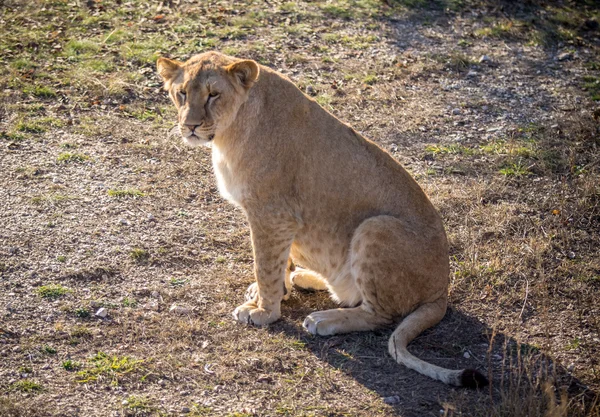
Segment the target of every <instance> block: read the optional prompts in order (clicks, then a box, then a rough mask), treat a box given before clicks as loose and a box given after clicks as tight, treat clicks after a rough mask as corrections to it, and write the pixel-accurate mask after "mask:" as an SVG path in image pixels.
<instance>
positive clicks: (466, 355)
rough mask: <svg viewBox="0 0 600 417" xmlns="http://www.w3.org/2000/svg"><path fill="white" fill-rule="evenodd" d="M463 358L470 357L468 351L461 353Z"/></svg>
mask: <svg viewBox="0 0 600 417" xmlns="http://www.w3.org/2000/svg"><path fill="white" fill-rule="evenodd" d="M463 358H465V359H470V358H471V354H470V353H469V352H465V353H463Z"/></svg>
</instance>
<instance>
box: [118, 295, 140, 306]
mask: <svg viewBox="0 0 600 417" xmlns="http://www.w3.org/2000/svg"><path fill="white" fill-rule="evenodd" d="M121 305H122V306H123V307H131V308H134V307H136V306H137V300H136V299H134V298H129V297H125V298H123V301H121Z"/></svg>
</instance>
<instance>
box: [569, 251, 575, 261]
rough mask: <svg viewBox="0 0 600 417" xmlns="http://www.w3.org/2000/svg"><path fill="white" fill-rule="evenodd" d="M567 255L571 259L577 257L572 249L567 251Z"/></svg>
mask: <svg viewBox="0 0 600 417" xmlns="http://www.w3.org/2000/svg"><path fill="white" fill-rule="evenodd" d="M567 256H568V257H569V259H575V252H572V251H570V252H568V253H567Z"/></svg>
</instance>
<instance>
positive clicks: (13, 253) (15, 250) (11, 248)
mask: <svg viewBox="0 0 600 417" xmlns="http://www.w3.org/2000/svg"><path fill="white" fill-rule="evenodd" d="M18 251H19V248H16V247H14V246H11V247H10V248H8V253H10V254H11V255H16V254H17V252H18Z"/></svg>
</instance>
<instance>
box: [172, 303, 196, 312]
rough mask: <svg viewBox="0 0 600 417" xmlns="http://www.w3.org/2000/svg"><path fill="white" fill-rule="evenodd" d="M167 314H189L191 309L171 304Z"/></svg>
mask: <svg viewBox="0 0 600 417" xmlns="http://www.w3.org/2000/svg"><path fill="white" fill-rule="evenodd" d="M169 312H170V313H175V314H189V313H191V312H192V309H190V308H189V307H184V306H178V305H177V304H173V305H172V306H171V308H169Z"/></svg>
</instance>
